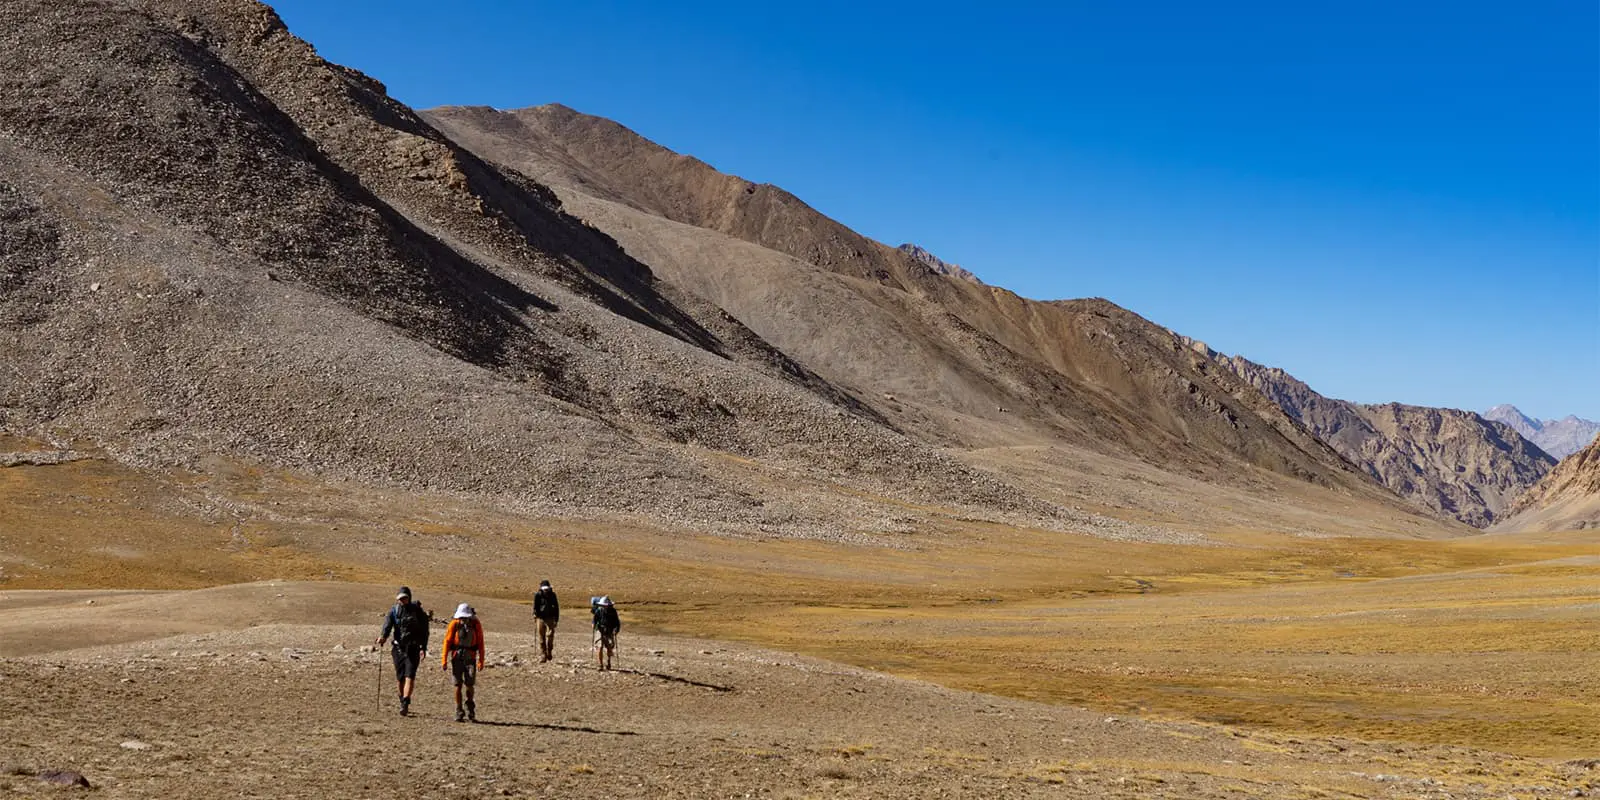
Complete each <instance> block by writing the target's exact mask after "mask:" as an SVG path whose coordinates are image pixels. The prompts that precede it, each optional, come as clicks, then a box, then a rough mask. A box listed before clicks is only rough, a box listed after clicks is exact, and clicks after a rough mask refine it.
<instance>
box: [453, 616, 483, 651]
mask: <svg viewBox="0 0 1600 800" xmlns="http://www.w3.org/2000/svg"><path fill="white" fill-rule="evenodd" d="M477 648H478V621H477V620H476V619H473V618H472V617H463V618H461V619H458V620H456V643H455V649H457V650H476V649H477Z"/></svg>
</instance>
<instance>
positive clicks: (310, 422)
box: [0, 0, 1458, 541]
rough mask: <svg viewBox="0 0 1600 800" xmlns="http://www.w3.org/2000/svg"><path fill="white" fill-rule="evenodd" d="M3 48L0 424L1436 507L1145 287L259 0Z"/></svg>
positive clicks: (953, 490)
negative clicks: (852, 198) (1412, 495)
mask: <svg viewBox="0 0 1600 800" xmlns="http://www.w3.org/2000/svg"><path fill="white" fill-rule="evenodd" d="M0 52H3V53H9V54H18V55H20V54H27V53H49V54H50V57H49V58H17V59H14V60H15V63H11V64H8V65H7V69H5V70H0V256H3V257H0V289H3V291H0V440H3V441H10V440H13V439H15V440H19V441H24V442H32V443H36V444H37V445H38V446H40V447H43V448H45V449H54V450H56V451H60V452H67V451H71V452H72V453H74V454H75V455H74V456H73V457H74V458H77V457H81V456H82V455H89V456H92V457H98V458H104V459H112V460H115V461H118V462H121V463H124V464H127V465H131V466H134V467H136V468H138V469H144V470H152V471H164V472H167V473H170V474H174V475H177V474H185V475H188V474H195V475H205V474H207V473H208V472H209V471H214V470H219V469H232V470H244V471H246V472H250V471H256V472H259V471H287V472H289V473H291V474H294V475H300V476H304V477H305V478H306V479H308V480H324V481H354V482H358V483H361V484H364V485H371V486H376V487H386V488H389V489H394V490H396V491H403V492H425V493H435V494H440V495H445V496H451V497H455V496H461V497H472V498H481V499H485V500H486V501H488V502H492V503H494V504H496V505H497V506H498V507H500V508H505V509H511V510H516V511H518V512H522V513H529V514H556V515H565V516H570V517H580V518H591V517H604V518H608V519H618V520H624V521H628V522H630V523H631V522H637V523H640V524H647V525H651V526H656V527H665V528H669V529H691V530H696V531H712V532H725V533H733V534H740V535H756V536H766V535H784V536H822V537H830V538H842V539H849V540H852V541H854V540H872V541H877V539H874V538H873V537H877V536H882V535H892V534H893V533H894V532H896V531H901V530H905V529H907V528H908V526H923V525H933V524H946V523H948V524H954V523H956V522H961V523H963V524H968V523H973V524H980V523H996V524H1005V525H1018V526H1029V527H1038V528H1044V529H1049V530H1073V531H1085V532H1092V533H1097V534H1101V535H1108V536H1129V537H1134V538H1147V539H1164V540H1173V541H1176V540H1183V539H1184V538H1185V537H1190V536H1192V533H1191V531H1192V530H1195V529H1200V528H1223V527H1227V528H1237V527H1246V526H1254V527H1267V528H1271V529H1274V530H1290V531H1296V532H1299V531H1304V532H1308V533H1320V532H1328V531H1346V530H1359V531H1362V532H1380V533H1391V534H1397V535H1411V536H1433V535H1448V534H1451V533H1455V532H1458V531H1455V530H1453V529H1452V528H1451V527H1449V526H1442V525H1437V524H1434V523H1432V522H1430V521H1428V520H1426V519H1424V518H1423V517H1422V516H1421V515H1420V514H1417V513H1415V512H1413V511H1412V510H1411V509H1409V508H1408V507H1406V506H1404V504H1402V503H1400V502H1399V501H1397V500H1395V499H1394V498H1393V497H1392V496H1390V495H1389V494H1388V493H1387V492H1386V491H1384V490H1383V489H1382V487H1380V486H1378V485H1377V484H1376V483H1375V482H1374V481H1372V480H1371V479H1370V478H1369V477H1367V476H1366V475H1365V474H1364V473H1362V472H1360V471H1359V470H1357V469H1355V468H1354V467H1352V466H1351V465H1350V464H1349V463H1348V462H1347V461H1346V460H1345V459H1344V458H1342V457H1341V456H1340V455H1339V454H1338V453H1336V452H1334V451H1333V450H1332V449H1330V448H1328V447H1327V446H1326V445H1324V444H1323V443H1322V442H1320V441H1319V440H1317V439H1316V438H1315V437H1313V436H1311V435H1310V434H1308V433H1307V432H1306V431H1305V430H1304V429H1303V428H1301V427H1300V426H1299V425H1297V424H1295V423H1294V422H1293V421H1292V420H1291V419H1290V418H1289V417H1288V416H1286V415H1285V414H1284V412H1283V411H1282V410H1281V409H1280V408H1278V407H1277V406H1276V405H1274V404H1273V403H1271V402H1270V401H1268V400H1267V399H1266V398H1265V397H1263V396H1262V394H1261V393H1260V392H1259V391H1257V390H1256V389H1255V388H1254V387H1252V386H1250V385H1249V384H1248V383H1246V382H1245V381H1244V380H1242V379H1240V378H1239V377H1238V376H1237V375H1235V374H1233V373H1232V372H1231V371H1229V370H1226V369H1221V368H1218V367H1217V365H1216V364H1215V363H1214V362H1212V361H1211V360H1210V359H1208V358H1207V357H1205V356H1204V355H1202V354H1200V353H1197V352H1195V351H1194V350H1193V349H1192V348H1190V347H1188V346H1187V345H1186V344H1185V343H1184V342H1183V341H1182V340H1181V339H1180V338H1179V337H1178V336H1176V335H1175V334H1173V333H1172V332H1170V331H1168V330H1166V329H1164V328H1162V327H1160V326H1158V325H1155V324H1153V323H1151V322H1149V321H1148V320H1145V319H1143V318H1142V317H1139V316H1138V315H1137V314H1134V313H1132V312H1130V311H1127V310H1125V309H1121V308H1118V307H1117V306H1115V305H1113V304H1111V303H1108V302H1106V301H1104V300H1092V299H1091V300H1073V301H1059V302H1048V303H1044V302H1035V301H1030V300H1025V299H1023V298H1020V297H1018V296H1016V295H1015V294H1012V293H1010V292H1008V291H1005V290H1003V289H999V288H996V287H989V286H986V285H983V284H982V283H980V282H978V281H976V280H973V279H970V278H969V277H968V276H965V275H963V273H962V271H960V270H959V268H956V267H953V266H951V265H948V264H945V263H944V262H942V261H939V260H937V259H936V258H934V257H933V256H931V255H930V254H928V253H926V251H922V250H920V249H917V248H904V249H902V248H894V247H889V246H887V245H883V244H880V243H877V242H874V241H871V240H869V239H866V238H865V237H862V236H860V235H859V234H857V233H855V232H853V231H851V230H850V229H848V228H847V227H845V226H844V225H842V224H840V223H838V222H837V221H834V220H830V219H828V218H827V217H825V216H823V215H821V214H819V213H818V212H816V211H815V210H814V209H812V208H810V207H809V206H808V205H806V204H805V203H803V202H801V201H800V200H799V199H798V198H795V197H794V196H793V195H791V194H789V193H787V192H784V191H783V190H781V189H778V188H777V187H772V186H765V185H757V184H753V183H750V182H748V181H745V180H743V179H740V178H736V177H733V176H728V175H724V174H722V173H718V172H716V171H715V170H713V169H711V168H710V167H709V166H707V165H705V164H704V163H703V162H699V161H697V160H695V159H692V158H688V157H685V156H680V155H677V154H674V153H671V152H670V151H666V150H664V149H663V148H660V147H658V146H656V145H654V144H653V143H650V142H648V141H646V140H644V139H642V137H638V136H637V135H636V134H633V133H632V132H631V131H627V129H625V128H622V127H621V126H620V125H617V124H615V123H610V122H607V121H604V120H598V119H597V118H592V117H585V116H583V115H579V114H577V113H576V112H572V111H571V110H570V109H563V108H560V107H545V108H544V109H535V110H529V111H526V112H517V113H515V114H505V113H502V112H494V111H491V110H485V109H466V110H458V111H450V110H444V111H439V112H434V113H428V114H418V113H417V112H415V111H413V110H412V109H410V108H408V107H406V106H404V105H402V104H400V103H398V102H396V101H395V100H393V99H392V98H390V97H388V96H387V94H386V93H385V91H384V88H383V86H382V85H381V84H380V83H378V82H377V81H374V80H373V79H371V78H369V77H367V76H365V75H362V74H360V73H358V72H355V71H353V70H349V69H346V68H343V67H340V66H338V65H335V64H331V63H328V62H327V61H324V60H323V59H321V58H320V57H318V56H317V55H316V53H315V51H314V50H313V49H312V48H311V47H310V46H309V45H307V44H306V43H305V42H303V41H301V40H299V39H297V38H295V37H294V36H293V35H292V34H290V33H289V31H288V30H287V28H286V27H285V26H284V24H283V22H282V20H281V19H279V18H278V17H277V15H276V14H275V13H273V12H272V11H271V9H269V8H267V7H266V6H264V5H261V4H260V3H257V2H254V1H253V0H207V1H204V2H203V1H202V0H112V1H107V0H17V2H12V3H7V4H4V5H0ZM577 187H583V189H584V191H580V190H579V189H578V188H577ZM48 461H49V457H48V456H37V457H34V456H30V457H29V459H28V460H27V461H26V463H47V462H48ZM1112 513H1114V514H1121V515H1122V516H1121V517H1113V516H1109V514H1112Z"/></svg>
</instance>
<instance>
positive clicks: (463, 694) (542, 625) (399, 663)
mask: <svg viewBox="0 0 1600 800" xmlns="http://www.w3.org/2000/svg"><path fill="white" fill-rule="evenodd" d="M589 612H590V616H591V618H592V622H593V631H594V637H593V639H592V644H593V648H594V655H595V666H597V667H598V668H599V669H601V670H602V671H604V670H609V669H611V659H612V656H614V655H615V654H616V649H617V631H620V630H621V629H622V620H621V619H620V618H619V617H618V616H617V608H616V605H615V604H614V603H612V602H611V598H610V597H609V596H599V597H591V598H589ZM432 617H433V615H432V614H430V613H429V612H427V611H425V610H423V608H422V604H421V603H418V602H417V601H416V600H414V599H413V598H412V596H411V588H410V587H408V586H402V587H400V589H399V591H397V592H395V597H394V606H393V607H392V608H390V609H389V613H387V614H385V615H384V617H383V629H382V630H380V631H379V632H378V640H377V646H378V647H380V648H381V647H383V645H384V642H389V643H390V655H391V656H392V657H393V659H394V677H395V682H396V683H397V685H398V690H399V696H400V715H401V716H407V715H409V714H410V713H411V693H412V691H413V690H414V689H415V688H416V683H417V670H418V669H420V668H421V667H422V662H423V659H425V658H427V655H428V626H429V624H430V623H431V621H432ZM533 617H534V629H535V632H536V634H537V635H538V640H539V661H540V662H546V661H550V660H552V659H554V658H555V647H556V624H557V623H558V622H560V620H561V603H560V601H559V600H558V599H557V598H556V592H555V589H554V588H552V587H551V586H550V582H549V581H540V582H539V591H538V592H537V593H535V594H534V596H533ZM440 649H441V651H442V652H441V653H440V655H439V668H440V669H441V670H449V671H450V674H451V677H452V678H453V680H454V681H455V687H456V722H477V721H478V706H477V702H476V697H475V696H474V690H475V688H476V686H477V683H478V670H481V669H483V658H484V653H485V652H486V650H485V648H484V643H483V623H482V621H480V620H479V619H478V612H477V610H476V609H474V608H473V607H472V606H471V605H470V604H467V603H462V604H461V605H459V606H457V607H456V612H455V614H453V615H452V616H451V618H450V623H449V625H448V626H446V628H445V631H444V642H443V644H442V645H441V647H440Z"/></svg>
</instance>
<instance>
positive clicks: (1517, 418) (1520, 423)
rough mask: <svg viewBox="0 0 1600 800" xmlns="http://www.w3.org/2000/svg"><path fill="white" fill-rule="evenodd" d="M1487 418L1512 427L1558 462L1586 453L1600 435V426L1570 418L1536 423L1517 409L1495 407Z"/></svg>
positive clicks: (1595, 423)
mask: <svg viewBox="0 0 1600 800" xmlns="http://www.w3.org/2000/svg"><path fill="white" fill-rule="evenodd" d="M1483 418H1484V419H1492V420H1494V421H1496V422H1504V423H1505V424H1507V425H1510V426H1511V427H1512V428H1515V429H1516V431H1517V433H1520V434H1522V437H1523V438H1524V439H1527V440H1528V441H1530V442H1533V443H1534V444H1536V445H1538V446H1539V449H1541V450H1543V451H1545V452H1546V453H1549V454H1550V455H1552V456H1554V457H1555V458H1556V460H1558V461H1559V460H1561V459H1563V458H1566V457H1567V456H1570V455H1572V454H1573V453H1576V452H1578V451H1579V450H1582V449H1583V448H1584V447H1586V446H1588V444H1589V443H1590V442H1593V441H1594V440H1595V437H1596V436H1597V435H1600V422H1591V421H1590V420H1586V419H1580V418H1578V417H1576V416H1573V415H1570V414H1569V415H1567V416H1566V417H1564V418H1562V419H1544V420H1539V419H1533V418H1532V417H1529V416H1528V415H1526V414H1524V413H1522V411H1521V410H1520V409H1518V408H1517V407H1516V406H1513V405H1498V406H1495V407H1494V408H1491V409H1489V410H1488V411H1485V412H1483Z"/></svg>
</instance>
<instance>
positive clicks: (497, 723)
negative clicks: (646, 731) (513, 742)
mask: <svg viewBox="0 0 1600 800" xmlns="http://www.w3.org/2000/svg"><path fill="white" fill-rule="evenodd" d="M476 724H478V725H489V726H492V727H496V728H543V729H544V730H547V731H567V732H569V733H598V734H603V735H606V736H638V735H640V734H639V733H638V732H637V731H606V730H601V729H599V728H591V727H589V726H587V725H561V724H558V723H554V722H513V721H510V720H483V719H480V720H478V722H477V723H476Z"/></svg>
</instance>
